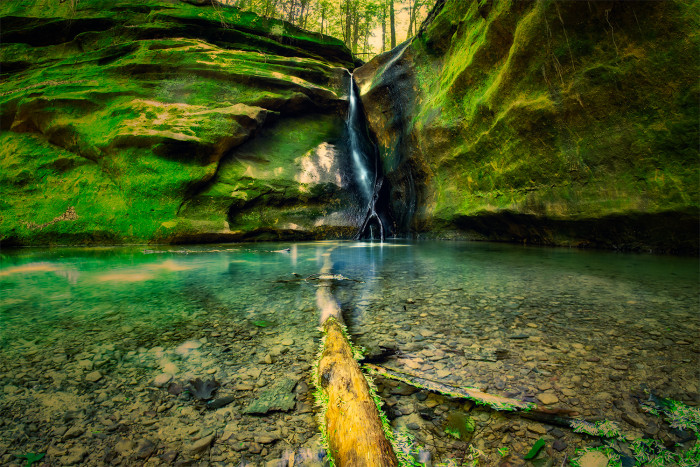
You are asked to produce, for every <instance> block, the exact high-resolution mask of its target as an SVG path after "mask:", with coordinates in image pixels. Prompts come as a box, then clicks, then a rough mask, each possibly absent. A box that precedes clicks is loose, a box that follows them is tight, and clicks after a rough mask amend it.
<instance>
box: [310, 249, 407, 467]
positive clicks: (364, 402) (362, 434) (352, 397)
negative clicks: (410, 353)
mask: <svg viewBox="0 0 700 467" xmlns="http://www.w3.org/2000/svg"><path fill="white" fill-rule="evenodd" d="M332 249H333V248H331V250H329V251H327V252H326V253H325V254H324V257H325V261H324V266H323V268H322V269H321V274H322V275H323V274H325V275H330V272H331V266H332V264H331V260H330V257H331V251H332ZM332 285H333V281H332V280H330V279H326V280H321V281H319V286H318V288H317V289H316V304H317V306H318V308H319V309H320V311H321V324H322V326H323V331H324V334H325V337H324V340H323V351H322V352H321V356H320V358H319V362H318V373H317V375H316V378H317V380H316V381H314V384H315V385H316V387H317V388H319V389H320V390H321V391H322V392H323V394H324V398H326V400H327V404H325V405H326V413H325V417H324V420H323V422H324V424H325V433H326V436H327V439H328V448H329V451H330V452H329V453H328V454H329V455H330V456H331V457H332V458H333V460H334V461H335V464H336V465H338V466H339V467H365V466H366V467H396V466H397V465H398V460H397V459H396V455H395V454H394V450H393V448H392V446H391V443H389V441H388V440H387V438H386V436H385V434H384V429H383V427H382V422H381V419H380V417H379V410H378V409H377V406H376V405H375V403H374V400H373V398H372V395H371V393H370V390H369V386H368V385H367V380H365V376H364V375H363V374H362V371H361V370H360V366H359V365H358V363H357V360H355V357H354V356H353V352H352V348H351V346H350V343H349V342H348V340H347V338H346V337H345V333H344V332H343V329H342V327H341V324H340V323H341V322H342V313H341V310H340V307H339V306H338V303H337V302H336V301H335V297H333V293H332V291H331V288H332Z"/></svg>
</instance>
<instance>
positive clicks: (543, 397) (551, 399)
mask: <svg viewBox="0 0 700 467" xmlns="http://www.w3.org/2000/svg"><path fill="white" fill-rule="evenodd" d="M537 399H539V401H540V402H542V403H543V404H544V405H550V404H556V403H557V402H559V398H558V397H557V396H556V395H555V394H554V393H551V392H543V393H542V394H539V395H538V396H537Z"/></svg>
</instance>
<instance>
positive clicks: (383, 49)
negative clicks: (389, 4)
mask: <svg viewBox="0 0 700 467" xmlns="http://www.w3.org/2000/svg"><path fill="white" fill-rule="evenodd" d="M384 51H386V0H385V1H384V2H382V52H384Z"/></svg>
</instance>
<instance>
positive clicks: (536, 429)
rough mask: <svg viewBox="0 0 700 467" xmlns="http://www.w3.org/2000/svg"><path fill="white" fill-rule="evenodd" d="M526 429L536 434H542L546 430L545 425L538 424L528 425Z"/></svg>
mask: <svg viewBox="0 0 700 467" xmlns="http://www.w3.org/2000/svg"><path fill="white" fill-rule="evenodd" d="M527 430H528V431H531V432H533V433H536V434H538V435H544V434H546V433H547V430H546V429H545V427H544V426H542V425H540V424H536V425H528V427H527Z"/></svg>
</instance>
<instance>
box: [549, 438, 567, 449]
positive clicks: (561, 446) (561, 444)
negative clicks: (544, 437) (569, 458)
mask: <svg viewBox="0 0 700 467" xmlns="http://www.w3.org/2000/svg"><path fill="white" fill-rule="evenodd" d="M552 447H553V448H554V449H556V450H557V451H559V452H562V451H563V450H564V449H566V447H567V444H566V442H565V441H563V440H561V439H556V440H554V443H552Z"/></svg>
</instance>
